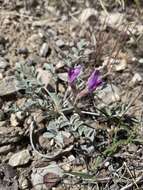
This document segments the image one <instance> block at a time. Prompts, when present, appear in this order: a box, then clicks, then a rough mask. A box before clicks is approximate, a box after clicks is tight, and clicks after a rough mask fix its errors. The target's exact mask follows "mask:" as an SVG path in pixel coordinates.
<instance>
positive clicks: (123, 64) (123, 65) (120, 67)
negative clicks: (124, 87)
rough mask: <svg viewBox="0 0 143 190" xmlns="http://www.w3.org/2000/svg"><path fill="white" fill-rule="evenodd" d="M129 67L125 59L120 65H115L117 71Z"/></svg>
mask: <svg viewBox="0 0 143 190" xmlns="http://www.w3.org/2000/svg"><path fill="white" fill-rule="evenodd" d="M126 67H127V61H126V60H125V59H122V60H121V61H120V62H119V64H117V65H115V70H116V71H123V70H125V69H126Z"/></svg>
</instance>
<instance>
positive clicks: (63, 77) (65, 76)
mask: <svg viewBox="0 0 143 190" xmlns="http://www.w3.org/2000/svg"><path fill="white" fill-rule="evenodd" d="M57 75H58V77H59V79H61V80H62V81H65V82H68V73H59V74H57Z"/></svg>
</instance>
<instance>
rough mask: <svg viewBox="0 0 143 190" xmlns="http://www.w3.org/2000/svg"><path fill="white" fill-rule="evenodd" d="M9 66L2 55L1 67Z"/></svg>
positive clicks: (0, 58)
mask: <svg viewBox="0 0 143 190" xmlns="http://www.w3.org/2000/svg"><path fill="white" fill-rule="evenodd" d="M8 66H9V63H8V62H7V61H6V60H5V59H4V58H3V57H0V69H6V68H7V67H8Z"/></svg>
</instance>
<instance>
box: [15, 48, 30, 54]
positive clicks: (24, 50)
mask: <svg viewBox="0 0 143 190" xmlns="http://www.w3.org/2000/svg"><path fill="white" fill-rule="evenodd" d="M17 53H18V54H24V55H27V54H28V53H29V51H28V49H27V48H26V47H22V48H19V49H17Z"/></svg>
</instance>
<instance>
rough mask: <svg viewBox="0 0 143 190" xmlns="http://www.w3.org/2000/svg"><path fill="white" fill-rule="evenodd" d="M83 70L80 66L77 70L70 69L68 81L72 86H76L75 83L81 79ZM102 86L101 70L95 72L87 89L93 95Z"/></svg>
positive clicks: (90, 77) (88, 82)
mask: <svg viewBox="0 0 143 190" xmlns="http://www.w3.org/2000/svg"><path fill="white" fill-rule="evenodd" d="M81 70H82V67H81V66H80V65H79V66H77V67H75V68H71V69H69V72H68V81H69V84H70V85H71V86H73V85H74V84H75V81H76V79H77V78H78V77H79V75H80V73H81ZM101 84H102V79H101V76H100V72H99V70H94V71H93V72H92V73H91V75H90V76H89V78H88V81H87V84H86V89H87V90H88V93H92V92H93V91H94V90H96V88H97V87H98V86H100V85H101Z"/></svg>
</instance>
